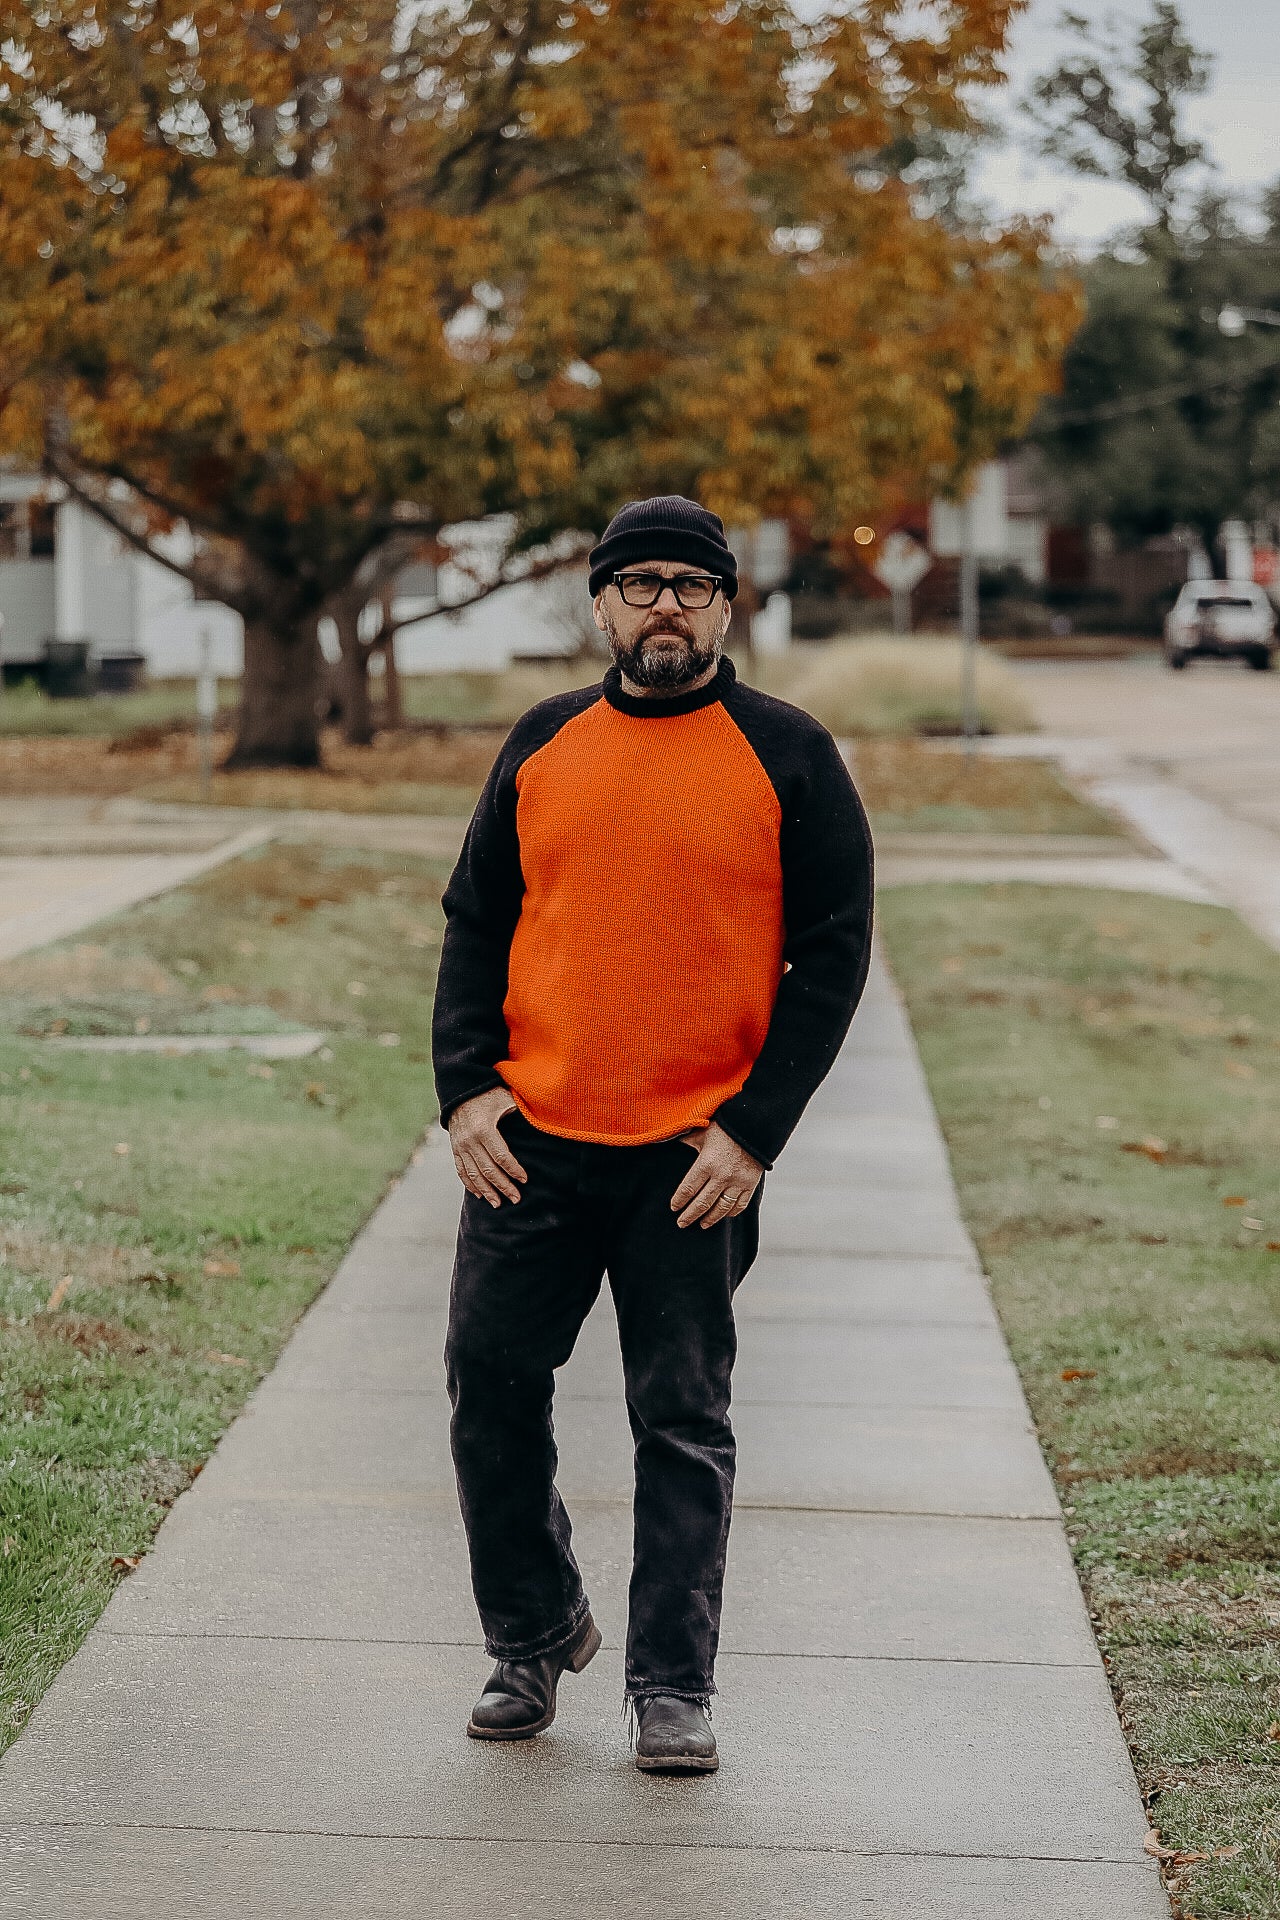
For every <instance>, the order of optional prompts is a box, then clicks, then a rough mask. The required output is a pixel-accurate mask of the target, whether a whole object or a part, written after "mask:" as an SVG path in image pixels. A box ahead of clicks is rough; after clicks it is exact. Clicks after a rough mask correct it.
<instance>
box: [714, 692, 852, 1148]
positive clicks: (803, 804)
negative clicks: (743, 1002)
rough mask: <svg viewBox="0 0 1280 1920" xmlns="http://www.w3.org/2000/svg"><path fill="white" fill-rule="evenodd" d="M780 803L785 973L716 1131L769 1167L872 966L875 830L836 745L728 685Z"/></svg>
mask: <svg viewBox="0 0 1280 1920" xmlns="http://www.w3.org/2000/svg"><path fill="white" fill-rule="evenodd" d="M726 705H727V706H728V710H729V712H730V714H731V716H732V718H733V719H734V720H735V721H736V722H737V723H738V725H739V726H740V727H741V728H742V731H743V733H744V734H745V735H746V737H747V739H748V740H749V741H750V743H751V745H752V747H753V748H754V750H755V752H756V755H757V758H758V759H759V760H760V762H761V764H762V766H763V767H764V769H765V772H766V773H767V774H768V775H769V778H770V780H771V782H772V784H773V788H774V791H775V792H776V793H777V795H778V799H779V802H780V804H781V807H782V822H781V827H780V830H779V832H780V850H781V857H782V914H783V922H784V928H785V938H784V944H783V949H782V956H783V961H784V963H785V966H786V971H785V972H784V974H783V976H782V979H781V981H780V983H779V986H778V995H777V999H776V1000H775V1002H774V1008H773V1017H772V1019H771V1020H770V1022H769V1030H768V1032H767V1033H766V1035H765V1041H764V1045H763V1047H762V1048H761V1050H760V1054H759V1057H758V1059H757V1060H756V1063H755V1065H754V1066H753V1067H752V1069H751V1072H750V1073H749V1074H748V1076H747V1079H746V1083H745V1084H744V1086H743V1088H742V1091H741V1092H740V1093H736V1094H734V1095H733V1097H732V1098H731V1099H729V1100H726V1101H725V1103H724V1105H723V1106H722V1107H721V1108H720V1109H719V1110H718V1112H717V1113H716V1115H715V1118H716V1121H717V1123H718V1124H719V1125H720V1126H721V1127H723V1128H724V1130H725V1132H726V1133H727V1134H728V1135H729V1136H730V1137H731V1138H732V1139H734V1140H736V1141H737V1143H738V1145H739V1146H740V1147H745V1148H746V1150H747V1152H748V1153H749V1154H751V1155H752V1157H753V1158H754V1159H756V1160H759V1161H760V1162H761V1163H762V1165H764V1166H766V1167H771V1166H772V1165H773V1163H774V1161H775V1160H776V1159H777V1157H778V1155H779V1154H780V1153H781V1151H782V1149H783V1147H784V1146H785V1145H786V1143H787V1141H788V1140H789V1139H790V1137H791V1134H792V1132H793V1131H794V1129H795V1127H796V1124H797V1122H798V1121H799V1119H800V1116H801V1114H802V1113H803V1112H804V1109H805V1107H806V1106H807V1105H808V1103H809V1101H810V1099H811V1098H812V1097H813V1094H814V1093H815V1092H816V1090H817V1088H818V1086H819V1085H820V1083H821V1082H822V1080H823V1079H824V1078H825V1077H826V1075H827V1073H828V1072H829V1071H830V1069H831V1066H832V1063H833V1061H834V1060H835V1057H836V1055H837V1054H838V1053H839V1051H840V1047H841V1044H842V1042H843V1040H844V1037H845V1035H846V1033H847V1032H848V1031H849V1023H850V1021H851V1020H852V1019H853V1016H854V1012H855V1010H856V1008H857V1005H858V1001H859V1000H860V999H861V997H862V990H863V988H864V986H865V985H866V980H867V969H868V967H869V965H870V961H871V917H872V901H873V894H874V874H873V856H872V848H871V830H870V828H869V826H868V825H867V816H866V814H865V812H864V811H863V807H862V802H861V801H860V800H859V798H858V795H857V791H856V789H855V788H854V784H853V781H852V780H851V779H850V778H849V774H848V770H847V769H846V767H845V764H844V761H843V760H842V759H841V757H840V751H839V749H838V747H837V746H836V743H835V741H834V740H833V739H832V738H831V736H830V734H829V733H827V732H826V730H825V728H823V727H821V726H819V725H818V723H817V722H816V721H815V720H812V719H811V718H810V717H809V715H808V714H802V713H800V712H799V711H798V710H797V709H795V708H793V707H787V706H785V705H784V704H783V703H782V702H781V701H767V702H766V701H765V700H764V699H763V698H762V696H760V695H758V694H753V693H752V692H751V691H750V690H749V689H745V688H735V689H734V693H733V695H732V696H731V700H730V701H727V702H726Z"/></svg>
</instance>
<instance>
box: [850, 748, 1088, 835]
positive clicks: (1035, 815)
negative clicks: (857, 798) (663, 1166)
mask: <svg viewBox="0 0 1280 1920" xmlns="http://www.w3.org/2000/svg"><path fill="white" fill-rule="evenodd" d="M856 766H857V779H858V790H859V792H860V793H861V794H862V798H863V800H864V802H865V804H866V806H867V809H868V811H869V812H870V813H871V815H872V817H873V819H874V820H875V823H876V825H877V826H878V827H880V829H881V830H882V831H885V830H888V831H894V830H895V829H896V830H898V831H911V830H912V829H913V828H916V829H925V830H929V829H932V830H934V831H939V832H941V831H947V830H951V831H957V832H963V831H965V830H966V829H969V830H973V829H977V830H980V831H984V832H1000V831H1004V832H1008V833H1067V834H1095V833H1098V834H1118V833H1120V832H1121V831H1122V829H1121V828H1120V826H1119V824H1118V823H1117V821H1116V820H1115V819H1113V817H1112V816H1111V815H1110V814H1107V813H1103V812H1102V811H1101V810H1100V809H1099V808H1097V807H1093V806H1090V805H1089V804H1088V802H1087V801H1084V800H1081V799H1079V798H1078V797H1077V796H1076V795H1075V794H1074V793H1072V792H1071V790H1070V789H1069V788H1068V787H1066V786H1065V785H1064V784H1063V782H1062V780H1061V779H1060V778H1059V776H1058V774H1057V772H1056V771H1055V770H1054V768H1053V767H1051V766H1050V765H1049V764H1048V762H1047V761H1044V760H989V759H987V758H985V757H984V756H983V755H981V754H979V755H976V756H973V757H970V756H968V755H966V754H964V753H962V752H960V751H954V752H952V751H946V750H943V751H939V750H938V749H937V748H935V747H932V746H926V745H925V744H924V743H922V742H920V741H917V740H909V739H907V740H902V739H897V740H860V741H859V742H858V746H857V754H856Z"/></svg>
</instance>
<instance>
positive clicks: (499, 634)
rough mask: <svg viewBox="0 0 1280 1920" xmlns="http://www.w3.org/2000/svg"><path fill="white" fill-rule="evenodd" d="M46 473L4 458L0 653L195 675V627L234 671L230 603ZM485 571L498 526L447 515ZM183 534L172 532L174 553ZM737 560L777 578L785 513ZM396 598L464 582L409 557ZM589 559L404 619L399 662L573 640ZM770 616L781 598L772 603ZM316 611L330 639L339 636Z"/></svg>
mask: <svg viewBox="0 0 1280 1920" xmlns="http://www.w3.org/2000/svg"><path fill="white" fill-rule="evenodd" d="M48 494H49V488H48V484H47V483H46V482H44V481H41V480H39V479H38V478H36V477H34V476H32V475H30V474H20V473H15V472H13V471H8V472H6V471H4V470H3V469H0V616H3V627H2V628H0V660H3V662H4V663H5V664H7V665H9V666H10V667H12V666H14V665H18V664H22V663H28V662H29V663H31V664H32V665H35V664H36V663H37V662H39V661H40V660H41V658H42V654H43V648H44V643H45V641H46V640H51V639H56V640H87V641H88V642H89V643H90V645H91V647H92V649H93V651H94V654H95V655H96V656H101V655H103V654H116V653H135V652H136V653H140V654H142V655H143V656H144V657H145V659H146V662H147V671H148V673H149V674H150V675H151V676H152V677H154V678H160V679H164V678H167V677H168V678H172V677H178V676H191V675H194V674H195V673H196V672H197V671H198V669H199V661H200V645H201V635H202V634H203V633H205V632H208V633H209V635H210V636H211V638H212V642H213V664H214V669H215V671H216V672H217V673H218V674H219V675H222V676H225V677H233V676H235V675H238V674H239V672H240V670H241V665H242V659H243V628H242V625H241V621H240V617H239V615H238V614H235V613H233V612H232V611H231V610H230V608H228V607H224V606H222V605H220V604H218V603H217V602H213V601H197V600H196V599H195V597H194V595H193V593H192V590H191V588H190V586H189V585H188V584H187V582H186V581H185V580H183V579H182V578H181V576H180V575H178V574H176V573H172V572H170V570H169V569H168V568H167V567H164V566H162V565H161V564H160V562H159V561H157V560H153V559H151V558H149V557H148V556H146V555H145V554H140V553H138V552H137V551H135V550H134V549H133V548H131V547H129V546H128V545H127V544H126V543H125V542H124V541H122V540H121V539H120V538H119V536H118V535H116V534H114V533H113V532H112V531H111V529H110V528H109V527H107V526H106V525H105V524H104V523H103V522H102V521H101V520H99V519H98V518H97V517H96V516H95V515H93V514H90V513H88V512H86V511H85V509H84V508H83V507H80V506H77V505H76V503H75V502H74V501H71V500H65V499H64V500H61V501H59V502H58V503H57V504H54V505H52V506H50V505H48V504H45V502H46V501H47V497H48ZM450 533H451V534H452V535H453V536H454V537H455V544H457V543H459V542H461V543H463V544H465V545H466V547H467V548H468V550H469V552H470V555H471V557H472V559H473V561H474V562H476V563H477V564H478V565H479V567H480V569H481V571H483V568H484V563H485V557H486V552H487V551H490V550H491V552H492V556H493V557H494V558H495V559H496V558H498V557H500V553H501V548H502V541H503V536H504V526H503V524H502V523H500V522H497V521H494V522H482V523H477V524H475V525H474V526H469V527H466V528H453V529H450ZM188 537H189V536H187V535H185V534H184V533H182V532H179V533H177V534H175V535H174V536H173V551H174V555H175V558H180V557H181V553H182V548H183V545H184V544H185V542H186V540H187V538H188ZM733 539H734V542H735V546H736V550H737V551H738V552H739V554H740V555H742V556H743V558H744V561H745V565H744V569H743V570H744V572H747V573H749V574H751V575H752V576H753V577H754V578H755V579H756V582H757V584H758V585H759V586H760V587H761V588H764V589H767V588H769V587H771V586H774V585H776V584H777V582H778V581H779V580H780V579H781V578H782V577H783V575H784V574H785V572H786V568H787V565H788V562H789V548H788V541H787V528H786V523H785V522H784V521H780V520H779V521H763V522H762V523H761V524H760V525H759V526H758V527H757V528H755V529H752V530H744V531H742V532H739V533H735V534H734V535H733ZM400 587H401V598H400V599H399V600H397V601H396V603H395V607H394V611H395V612H396V614H397V615H398V616H399V617H401V618H404V617H406V616H407V617H409V618H410V619H411V618H412V616H413V615H414V614H415V613H417V612H419V611H421V612H422V613H423V614H426V613H429V612H431V611H432V610H433V609H434V608H436V607H437V606H438V605H439V596H443V598H444V599H445V600H446V601H451V600H459V599H462V598H464V597H465V596H466V594H467V593H468V591H470V590H472V581H471V580H470V578H469V577H468V576H467V575H466V574H464V573H462V572H460V571H458V570H457V569H451V568H447V567H446V568H441V569H440V570H439V572H438V573H437V570H436V569H435V568H432V567H423V566H413V567H409V568H407V569H406V571H405V574H404V575H403V576H402V578H401V581H400ZM588 608H589V602H588V599H587V588H586V570H585V567H578V568H574V569H572V570H570V571H568V572H566V574H564V575H562V576H559V577H552V578H550V579H546V580H543V581H535V582H528V583H523V584H517V585H513V586H510V587H503V588H501V589H500V590H499V591H498V592H496V593H494V594H492V595H491V596H490V597H489V598H487V599H485V600H482V601H480V602H479V603H478V604H477V605H476V606H474V607H471V608H468V609H467V610H466V611H465V612H462V613H459V614H456V615H453V614H444V615H438V616H437V617H435V618H432V619H424V620H422V621H420V622H417V623H414V624H410V625H406V626H405V627H403V628H402V629H401V631H400V633H399V634H398V636H397V639H396V659H397V662H398V664H399V667H400V670H401V672H402V673H430V672H440V671H445V670H447V669H450V668H467V667H470V668H477V669H495V670H500V669H501V668H503V667H506V666H508V665H509V664H510V662H511V660H512V658H513V656H516V655H541V656H546V655H550V654H561V653H571V652H573V651H574V650H575V648H576V647H577V646H578V644H579V643H580V641H581V639H582V637H583V621H584V619H588V618H589V613H588ZM774 621H775V625H776V624H777V610H776V609H775V615H774ZM327 624H328V623H326V622H322V623H321V642H322V644H323V645H324V646H325V650H326V652H328V653H330V654H333V653H334V652H335V651H336V641H335V639H334V636H333V634H332V633H331V632H326V627H327Z"/></svg>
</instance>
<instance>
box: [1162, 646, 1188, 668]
mask: <svg viewBox="0 0 1280 1920" xmlns="http://www.w3.org/2000/svg"><path fill="white" fill-rule="evenodd" d="M1164 657H1165V659H1166V660H1167V661H1168V662H1169V665H1170V666H1171V667H1172V668H1173V670H1174V672H1175V673H1181V672H1182V670H1183V668H1184V667H1185V666H1186V664H1187V655H1186V654H1185V653H1180V652H1178V651H1177V650H1176V649H1175V648H1174V647H1169V648H1168V649H1167V650H1166V652H1165V656H1164Z"/></svg>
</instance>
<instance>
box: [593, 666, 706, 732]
mask: <svg viewBox="0 0 1280 1920" xmlns="http://www.w3.org/2000/svg"><path fill="white" fill-rule="evenodd" d="M737 677H738V676H737V674H736V673H735V671H734V666H733V662H732V660H730V659H729V657H728V655H727V654H726V655H723V656H722V657H721V660H720V665H719V667H718V668H717V670H716V676H715V679H714V680H708V682H707V684H706V686H705V687H696V688H695V689H694V691H693V692H692V693H673V694H670V695H667V694H649V695H648V696H647V697H645V698H644V699H639V698H637V696H636V695H635V694H634V693H627V692H625V691H624V689H623V685H622V673H621V670H620V668H618V667H616V666H615V667H610V669H609V671H608V673H606V674H605V677H604V697H605V699H606V700H607V701H608V702H609V705H610V706H611V707H616V708H617V710H618V712H619V713H630V714H634V715H635V718H636V719H637V720H666V719H671V718H672V717H673V716H674V715H676V714H679V713H696V712H697V711H698V709H699V707H711V706H714V705H715V703H716V701H717V700H722V699H723V698H724V696H725V694H726V693H727V692H728V691H729V688H730V687H731V686H732V685H733V683H734V681H735V680H736V679H737Z"/></svg>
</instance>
